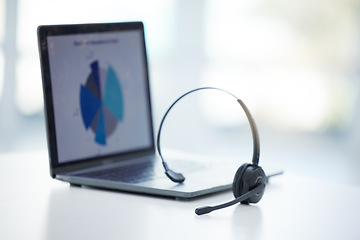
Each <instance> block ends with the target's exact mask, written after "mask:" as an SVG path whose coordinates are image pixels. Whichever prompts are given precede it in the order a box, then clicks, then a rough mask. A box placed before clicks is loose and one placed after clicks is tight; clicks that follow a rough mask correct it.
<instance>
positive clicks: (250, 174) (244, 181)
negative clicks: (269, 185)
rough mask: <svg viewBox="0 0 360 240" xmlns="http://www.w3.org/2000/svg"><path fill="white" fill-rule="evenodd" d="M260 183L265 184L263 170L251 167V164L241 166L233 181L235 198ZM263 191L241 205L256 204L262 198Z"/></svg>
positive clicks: (258, 167)
mask: <svg viewBox="0 0 360 240" xmlns="http://www.w3.org/2000/svg"><path fill="white" fill-rule="evenodd" d="M262 183H264V184H265V183H266V176H265V173H264V170H263V169H262V168H261V167H260V166H253V165H251V164H243V165H241V166H240V168H239V169H238V170H237V172H236V174H235V177H234V181H233V193H234V196H235V198H237V197H240V196H241V195H243V194H245V193H247V192H248V191H250V190H252V189H254V188H256V187H257V186H259V185H260V184H262ZM264 191H265V190H261V191H260V192H258V193H257V194H255V195H253V196H252V197H250V198H249V199H246V200H245V201H242V202H241V203H257V202H258V201H260V199H261V198H262V196H263V194H264Z"/></svg>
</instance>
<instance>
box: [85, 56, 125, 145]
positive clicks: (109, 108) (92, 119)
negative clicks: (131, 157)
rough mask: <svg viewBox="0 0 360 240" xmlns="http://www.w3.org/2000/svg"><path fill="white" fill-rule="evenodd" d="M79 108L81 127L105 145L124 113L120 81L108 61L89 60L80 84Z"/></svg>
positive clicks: (97, 141)
mask: <svg viewBox="0 0 360 240" xmlns="http://www.w3.org/2000/svg"><path fill="white" fill-rule="evenodd" d="M80 109H81V116H82V120H83V123H84V127H85V129H86V130H89V129H90V130H91V131H92V132H93V133H94V135H95V138H94V141H95V142H96V143H97V144H100V145H106V143H107V138H108V137H109V136H111V134H112V133H113V132H114V131H115V129H116V126H117V124H118V122H120V121H122V120H123V115H124V102H123V94H122V89H121V85H120V81H119V79H118V76H117V74H116V72H115V70H114V69H113V68H112V66H111V65H109V66H106V67H103V66H100V64H99V61H94V62H92V63H91V64H90V73H89V75H88V77H87V79H86V82H85V85H83V84H81V87H80Z"/></svg>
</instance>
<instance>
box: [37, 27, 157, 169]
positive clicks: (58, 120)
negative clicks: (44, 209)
mask: <svg viewBox="0 0 360 240" xmlns="http://www.w3.org/2000/svg"><path fill="white" fill-rule="evenodd" d="M38 34H39V46H40V51H41V53H40V55H41V62H42V73H43V88H44V99H45V105H46V116H47V133H48V141H49V148H50V152H51V158H52V163H53V164H54V165H57V166H59V165H62V164H68V163H72V162H79V161H84V160H89V159H96V158H101V157H104V156H111V155H119V154H128V153H132V152H136V151H141V150H148V149H152V148H153V146H154V142H153V130H152V116H151V109H150V93H149V82H148V69H147V60H146V51H145V40H144V32H143V25H142V23H112V24H84V25H63V26H40V27H39V29H38Z"/></svg>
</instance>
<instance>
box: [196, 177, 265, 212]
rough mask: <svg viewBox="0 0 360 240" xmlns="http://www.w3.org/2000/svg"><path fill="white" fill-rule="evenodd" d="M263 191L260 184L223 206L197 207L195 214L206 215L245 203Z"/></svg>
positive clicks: (263, 187) (263, 185)
mask: <svg viewBox="0 0 360 240" xmlns="http://www.w3.org/2000/svg"><path fill="white" fill-rule="evenodd" d="M264 189H265V184H264V183H262V184H260V185H259V186H257V187H256V188H254V189H253V190H251V191H249V192H247V193H245V194H243V195H241V196H240V197H238V198H235V199H234V200H232V201H230V202H227V203H223V204H219V205H216V206H205V207H199V208H196V209H195V213H196V214H197V215H203V214H206V213H209V212H212V211H214V210H218V209H222V208H226V207H230V206H232V205H234V204H236V203H239V202H242V201H245V200H247V199H249V198H251V197H252V196H254V195H257V194H262V193H263V192H264Z"/></svg>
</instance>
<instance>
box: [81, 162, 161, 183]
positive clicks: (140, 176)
mask: <svg viewBox="0 0 360 240" xmlns="http://www.w3.org/2000/svg"><path fill="white" fill-rule="evenodd" d="M154 168H155V167H154V163H152V162H143V163H138V164H135V165H129V166H121V167H115V168H109V169H103V170H98V171H93V172H86V173H80V174H77V176H80V177H88V178H95V179H102V180H109V181H118V182H126V183H140V182H144V181H148V180H152V179H155V178H159V177H160V175H159V174H158V173H157V174H156V171H155V169H154Z"/></svg>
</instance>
